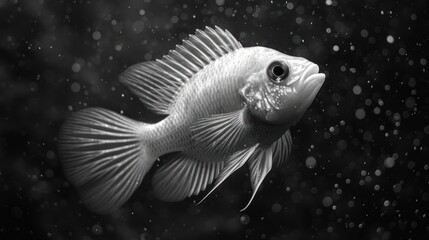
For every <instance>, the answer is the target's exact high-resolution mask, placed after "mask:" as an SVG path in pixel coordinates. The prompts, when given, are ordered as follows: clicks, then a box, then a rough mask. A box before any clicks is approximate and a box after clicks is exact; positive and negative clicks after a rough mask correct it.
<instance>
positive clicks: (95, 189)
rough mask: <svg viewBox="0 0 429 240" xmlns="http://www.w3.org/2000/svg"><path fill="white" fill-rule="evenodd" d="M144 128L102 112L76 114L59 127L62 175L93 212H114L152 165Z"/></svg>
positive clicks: (107, 111) (95, 110) (87, 111)
mask: <svg viewBox="0 0 429 240" xmlns="http://www.w3.org/2000/svg"><path fill="white" fill-rule="evenodd" d="M144 130H145V124H143V123H139V122H137V121H134V120H131V119H128V118H126V117H124V116H122V115H120V114H117V113H115V112H112V111H109V110H106V109H102V108H87V109H84V110H80V111H78V112H76V113H74V114H73V115H72V117H71V118H69V119H68V120H67V121H66V123H64V125H63V126H62V127H61V130H60V135H59V139H58V141H59V142H58V149H59V153H60V157H61V163H62V166H63V170H64V173H65V175H66V177H67V179H68V180H69V181H70V183H71V184H72V185H74V186H75V187H76V189H77V192H78V194H79V195H80V197H81V199H82V201H83V203H84V205H85V206H86V207H88V208H89V209H90V210H92V211H93V212H96V213H100V214H109V213H112V212H113V211H115V210H116V209H118V208H119V207H120V206H121V205H122V204H123V203H124V202H125V201H127V200H128V198H129V197H130V196H131V194H132V193H133V192H134V191H135V190H136V188H137V187H138V186H139V185H140V183H141V181H142V179H143V177H144V175H145V174H146V173H147V171H148V170H149V169H150V167H151V166H152V164H153V162H154V161H155V157H153V156H150V153H149V152H150V151H149V149H147V146H146V145H145V144H144V141H143V136H144V134H145V131H144Z"/></svg>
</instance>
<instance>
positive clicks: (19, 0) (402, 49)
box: [0, 0, 429, 240]
mask: <svg viewBox="0 0 429 240" xmlns="http://www.w3.org/2000/svg"><path fill="white" fill-rule="evenodd" d="M427 8H428V6H427V3H426V1H425V0H416V1H389V0H386V1H377V0H367V1H335V0H327V1H316V0H313V1H287V2H286V1H237V2H233V1H228V0H227V1H222V0H217V1H208V3H205V1H193V2H190V1H189V2H188V1H183V2H179V1H172V0H160V1H158V0H157V1H155V0H152V1H151V0H132V1H98V0H88V1H81V0H78V1H65V0H62V1H47V0H45V1H43V0H27V1H24V0H14V1H9V0H0V134H1V135H0V159H1V161H0V211H1V213H0V218H1V223H0V238H1V239H85V240H90V239H174V238H175V239H201V238H205V239H216V238H219V239H227V238H230V239H288V240H289V239H290V240H292V239H428V235H429V234H428V233H429V225H428V217H429V216H428V214H429V212H428V207H427V206H428V204H429V187H428V181H429V174H428V173H429V160H428V159H429V158H428V157H429V156H428V155H429V154H428V134H429V119H428V105H429V81H428V63H427V61H428V57H429V56H428V51H427V49H428V46H427V45H428V44H429V39H428V31H429V22H428V18H427V15H428V11H427V10H426V9H427ZM206 25H208V26H214V25H218V26H220V27H222V28H226V29H228V30H229V31H230V32H231V33H232V34H233V35H234V36H236V37H237V38H238V39H239V40H240V42H242V44H243V46H245V47H246V46H254V45H261V46H266V47H270V48H274V49H276V50H279V51H281V52H284V53H287V54H290V55H298V56H303V57H306V58H308V59H309V60H311V61H313V62H315V63H317V64H319V66H320V67H321V71H323V72H325V73H326V75H327V78H326V81H325V83H324V85H323V87H322V89H321V90H320V92H319V94H318V96H317V98H316V99H315V101H314V103H313V104H312V106H311V107H310V109H309V110H308V111H307V113H306V114H305V115H304V117H303V118H302V120H301V121H300V122H299V124H297V125H296V126H294V127H293V128H292V129H291V130H292V135H293V140H294V147H293V152H292V157H291V158H290V159H289V160H288V162H287V164H286V165H285V166H283V167H282V168H281V169H275V170H273V171H271V173H270V174H269V175H268V177H267V178H266V180H265V181H264V184H263V187H262V189H260V191H259V192H258V194H257V196H256V198H255V200H254V201H253V204H252V205H251V206H250V208H249V209H248V210H246V211H245V212H240V211H239V210H240V209H241V208H242V207H243V206H244V205H245V204H246V203H247V200H248V199H249V197H250V190H251V187H250V182H249V176H248V174H247V173H248V170H247V168H242V169H240V170H239V171H238V172H237V173H236V174H234V175H233V176H232V177H231V178H230V179H228V180H227V181H226V182H225V183H224V184H223V185H221V187H220V188H218V189H217V190H216V191H215V193H214V194H213V195H212V196H211V197H209V198H208V199H207V200H206V201H205V202H204V203H203V204H201V205H198V206H197V205H195V202H196V201H198V200H199V199H200V198H201V197H202V196H203V195H200V196H197V197H194V198H190V199H187V200H185V201H182V202H178V203H163V202H161V201H159V200H157V199H155V198H154V197H153V194H152V192H151V191H152V190H151V183H150V175H151V174H153V171H151V172H150V173H149V176H148V177H147V178H145V181H144V184H143V185H142V186H141V187H140V188H139V189H138V190H137V192H136V193H135V194H134V195H133V196H132V198H131V199H130V200H129V201H128V202H127V203H126V204H125V205H124V206H123V208H121V210H120V211H119V212H118V213H116V214H113V215H110V216H100V215H95V214H92V213H91V212H89V211H87V210H86V209H85V208H84V207H83V205H82V204H81V203H80V202H79V199H78V197H77V195H76V192H75V190H74V189H73V187H71V186H70V185H69V183H68V182H67V181H66V179H65V178H64V176H63V173H62V170H61V168H60V163H59V159H58V154H57V150H56V142H57V135H58V129H59V127H60V125H61V123H62V122H64V120H65V119H66V117H67V116H69V114H70V112H71V111H76V110H78V109H81V108H84V107H96V106H97V107H105V108H108V109H111V110H114V111H116V112H121V113H123V114H124V115H126V116H128V117H132V118H134V119H138V120H141V121H146V122H155V121H157V120H159V119H160V117H158V116H155V115H154V114H152V113H150V112H148V111H147V110H146V109H145V108H144V107H143V106H142V104H141V103H140V102H139V101H138V100H137V99H136V98H135V97H133V96H132V94H130V92H129V91H128V90H127V89H126V88H125V87H124V86H122V85H120V84H119V83H118V75H119V74H120V73H121V72H122V71H123V70H124V69H125V68H126V67H127V66H129V65H131V64H134V63H137V62H141V61H145V60H153V59H155V58H159V57H161V56H162V55H163V54H166V53H167V52H168V50H169V49H172V48H173V47H174V46H175V45H176V44H180V42H181V39H183V38H185V37H186V35H187V34H189V33H193V32H194V31H195V29H197V28H203V27H204V26H206Z"/></svg>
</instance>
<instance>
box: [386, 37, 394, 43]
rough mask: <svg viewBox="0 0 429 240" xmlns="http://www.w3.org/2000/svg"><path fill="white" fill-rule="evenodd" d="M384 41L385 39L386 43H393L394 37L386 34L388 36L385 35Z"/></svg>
mask: <svg viewBox="0 0 429 240" xmlns="http://www.w3.org/2000/svg"><path fill="white" fill-rule="evenodd" d="M386 41H387V42H388V43H390V44H392V43H394V42H395V38H394V37H393V36H392V35H388V36H387V37H386Z"/></svg>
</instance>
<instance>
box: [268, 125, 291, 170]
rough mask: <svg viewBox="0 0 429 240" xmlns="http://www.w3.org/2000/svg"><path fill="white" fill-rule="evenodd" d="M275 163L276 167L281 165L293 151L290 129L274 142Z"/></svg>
mask: <svg viewBox="0 0 429 240" xmlns="http://www.w3.org/2000/svg"><path fill="white" fill-rule="evenodd" d="M272 147H273V164H274V165H275V166H276V167H279V166H281V165H282V164H283V163H285V162H286V160H287V159H288V158H289V156H290V153H291V151H292V136H291V134H290V130H287V131H286V133H285V134H283V135H282V136H281V137H280V138H279V139H278V140H277V141H275V142H274V143H273V144H272Z"/></svg>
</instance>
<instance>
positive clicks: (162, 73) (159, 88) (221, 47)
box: [119, 26, 242, 114]
mask: <svg viewBox="0 0 429 240" xmlns="http://www.w3.org/2000/svg"><path fill="white" fill-rule="evenodd" d="M239 48H242V46H241V44H240V43H239V42H238V41H237V39H235V38H234V37H233V36H232V35H231V33H230V32H228V30H222V29H220V28H219V27H217V26H216V27H215V28H214V29H213V28H210V27H206V29H205V30H204V31H202V30H196V32H195V35H189V38H188V40H184V41H183V44H182V45H177V46H176V49H175V50H173V51H170V52H169V54H168V55H164V56H163V57H162V58H161V59H157V60H156V61H150V62H143V63H138V64H135V65H132V66H130V67H129V68H128V69H127V70H125V72H123V73H122V74H121V75H120V77H119V81H121V82H122V83H123V84H125V85H126V86H127V87H128V88H129V89H130V90H131V91H132V92H133V93H134V94H136V95H137V96H138V97H139V98H140V100H141V101H142V102H143V104H145V106H146V107H147V108H149V109H150V110H152V111H154V112H155V113H159V114H169V112H170V111H169V110H170V109H169V108H170V106H171V104H172V103H173V102H174V100H175V99H176V96H177V94H178V93H179V92H180V89H181V87H182V86H183V85H184V84H186V83H187V82H188V81H189V80H190V79H191V78H192V77H193V76H194V74H195V73H197V72H198V71H200V70H201V69H202V68H204V67H205V66H206V65H208V64H210V63H211V62H213V61H214V60H216V59H218V58H221V57H222V56H224V55H226V54H228V53H230V52H233V51H235V50H237V49H239Z"/></svg>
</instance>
